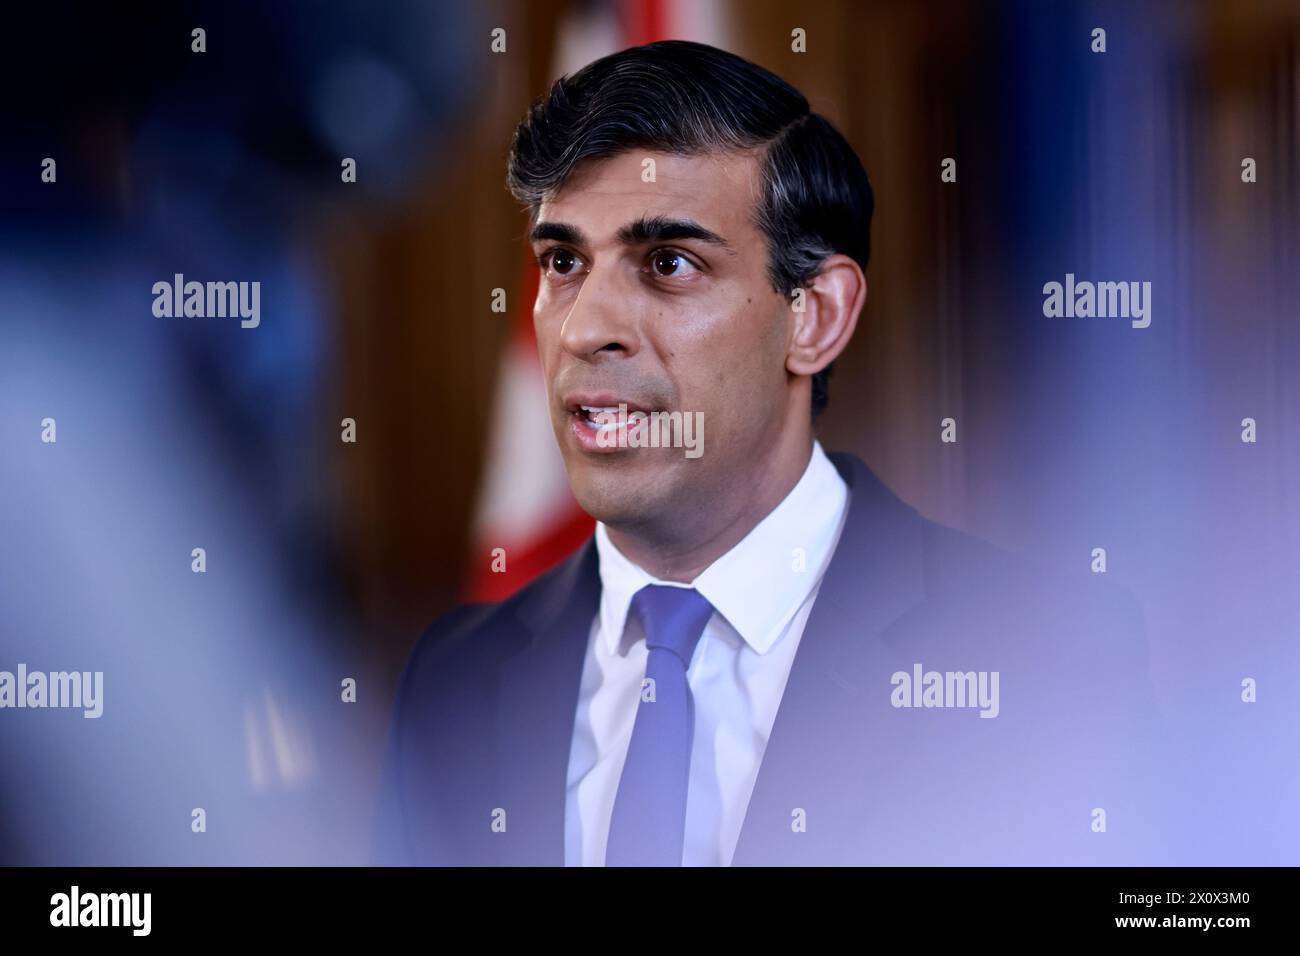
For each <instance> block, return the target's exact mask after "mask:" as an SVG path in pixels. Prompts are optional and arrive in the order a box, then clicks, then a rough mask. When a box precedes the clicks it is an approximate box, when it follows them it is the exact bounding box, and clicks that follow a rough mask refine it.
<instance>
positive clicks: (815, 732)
mask: <svg viewBox="0 0 1300 956" xmlns="http://www.w3.org/2000/svg"><path fill="white" fill-rule="evenodd" d="M509 185H510V188H511V190H512V192H513V193H514V195H515V196H516V197H517V198H518V199H520V200H521V201H522V202H524V203H526V204H527V206H528V208H529V211H530V214H531V232H530V236H529V239H530V241H531V243H532V248H533V252H534V254H535V255H536V257H537V261H538V266H539V269H540V270H541V273H542V276H541V283H540V289H539V292H538V296H537V300H536V305H535V308H534V322H535V326H536V332H537V343H538V349H539V352H540V357H541V361H542V365H543V369H544V372H545V377H546V382H547V389H548V400H549V403H550V412H551V418H552V422H553V424H554V429H555V434H556V439H557V441H558V442H559V445H560V449H561V451H562V452H563V456H564V461H565V466H566V469H567V472H568V477H569V481H570V484H571V486H572V489H573V493H574V495H575V496H576V498H577V500H578V502H579V503H580V504H581V505H582V507H583V508H584V509H585V510H586V511H588V512H589V513H590V514H592V515H593V516H594V517H595V518H596V519H597V522H598V524H597V529H596V532H595V534H594V535H593V537H592V539H591V540H589V541H588V542H587V543H586V545H585V546H584V547H582V548H581V549H580V550H579V551H578V552H577V553H576V554H575V555H573V556H572V557H571V558H570V559H568V560H567V561H565V562H564V563H562V564H561V565H560V566H558V567H557V568H555V569H554V570H552V571H551V572H550V573H548V574H546V575H545V576H543V577H542V578H540V579H539V580H537V581H535V582H533V583H532V584H530V585H529V586H527V587H525V588H523V589H521V590H520V591H519V592H518V593H516V594H515V595H514V596H512V597H511V598H509V599H508V600H506V601H504V602H502V603H500V604H496V605H490V606H473V607H463V608H460V609H458V610H456V611H454V612H452V613H451V614H448V615H446V616H445V617H443V618H441V619H440V620H438V621H436V622H435V623H434V624H433V626H432V627H431V628H430V629H429V631H428V632H427V633H426V634H425V635H424V637H423V638H422V640H421V641H420V642H419V644H418V646H417V647H416V648H415V650H414V652H413V654H412V656H411V659H410V661H409V663H408V665H407V668H406V671H405V673H404V675H403V678H402V681H401V686H400V689H399V694H398V700H397V703H396V707H395V712H394V721H393V727H392V732H391V735H390V740H389V749H388V753H387V756H386V761H385V774H384V785H383V790H382V800H381V803H380V834H379V857H378V858H379V859H380V860H381V861H383V862H399V863H417V864H423V863H430V864H471V865H483V864H506V865H509V864H538V865H561V864H568V865H600V864H610V865H728V864H852V863H886V862H887V863H998V862H1008V863H1029V862H1041V863H1063V862H1094V861H1096V862H1120V861H1125V860H1132V859H1135V858H1138V857H1139V856H1140V855H1141V853H1142V852H1143V851H1144V850H1145V848H1146V847H1147V846H1148V841H1146V839H1145V837H1146V834H1147V822H1146V821H1145V820H1144V819H1143V817H1142V813H1143V811H1142V806H1143V803H1142V800H1141V799H1140V797H1141V796H1142V787H1141V786H1140V783H1141V781H1140V779H1137V778H1135V777H1134V776H1133V774H1132V772H1131V770H1132V768H1131V767H1130V766H1129V765H1130V764H1131V763H1132V761H1131V760H1130V759H1129V758H1130V756H1131V753H1132V751H1133V746H1134V744H1133V740H1134V738H1135V736H1139V735H1140V734H1141V733H1142V732H1143V730H1144V724H1143V720H1144V715H1143V712H1142V705H1143V702H1144V700H1145V680H1146V678H1145V666H1144V653H1145V652H1144V649H1143V644H1142V639H1141V632H1140V626H1139V624H1138V619H1137V615H1136V614H1135V612H1134V611H1133V610H1132V608H1131V606H1130V605H1129V604H1128V603H1127V602H1126V601H1125V600H1124V599H1122V598H1121V597H1118V596H1116V595H1112V594H1109V593H1101V592H1097V593H1087V592H1086V591H1084V592H1082V593H1081V592H1080V588H1078V587H1060V586H1057V585H1055V584H1053V583H1052V582H1050V581H1048V580H1046V579H1045V578H1043V577H1042V576H1040V575H1034V574H1031V573H1030V572H1029V571H1028V570H1027V569H1025V568H1023V567H1022V566H1020V565H1019V564H1018V563H1017V562H1016V561H1015V560H1014V559H1012V558H1011V557H1010V556H1009V555H1006V554H1003V553H1001V552H999V551H997V550H996V549H994V548H993V547H992V546H989V545H986V544H983V543H981V542H978V541H975V540H974V539H971V538H969V537H967V536H965V535H962V534H960V533H958V532H956V531H953V530H950V529H946V528H942V527H940V526H938V525H935V524H933V523H931V522H929V521H927V520H925V519H924V518H922V517H921V516H920V515H918V514H917V513H916V512H915V511H914V510H912V509H911V508H909V507H908V506H907V505H905V504H904V503H903V502H901V501H900V500H899V499H898V498H897V497H895V496H894V495H893V494H892V493H891V492H890V491H889V490H888V489H887V488H885V487H884V485H882V484H881V483H880V482H879V481H878V480H877V479H876V478H875V477H874V476H873V475H872V473H871V472H870V471H869V470H868V469H867V467H866V466H865V465H864V464H863V463H862V462H861V461H859V460H858V459H856V458H854V457H852V456H849V455H835V456H827V455H826V453H825V452H824V451H823V449H822V448H821V446H820V444H819V443H818V442H817V441H816V439H815V436H814V431H813V422H814V419H815V417H816V416H817V414H818V413H819V412H820V411H821V409H822V407H823V406H824V405H825V404H826V401H827V378H828V375H829V372H830V369H831V365H832V363H833V362H834V360H835V359H836V357H837V356H838V355H839V354H840V353H841V352H842V351H843V350H844V348H845V346H846V345H847V344H848V342H849V340H850V338H851V336H852V334H853V331H854V328H855V326H856V324H857V321H858V318H859V315H860V313H861V311H862V307H863V303H864V301H865V298H866V292H867V283H866V278H865V270H866V267H867V261H868V256H869V251H870V243H869V231H870V219H871V214H872V209H873V196H872V190H871V186H870V184H869V182H868V179H867V175H866V173H865V172H864V170H863V168H862V165H861V163H860V162H859V160H858V159H857V157H856V156H855V155H854V153H853V150H852V149H851V148H850V147H849V145H848V144H847V142H846V141H845V140H844V139H843V137H842V136H841V135H840V134H839V133H838V132H837V131H836V130H835V129H834V128H833V127H832V125H831V124H830V123H829V122H827V121H826V120H825V119H823V118H822V117H820V116H818V115H817V114H815V113H813V112H811V111H810V109H809V106H808V103H807V101H806V100H805V99H804V97H803V96H802V95H800V94H799V93H798V92H797V91H796V90H794V89H793V88H792V87H790V86H789V85H788V84H786V83H785V82H784V81H782V80H780V79H779V78H777V77H776V76H773V75H772V74H771V73H768V72H767V71H765V70H762V69H761V68H759V67H757V66H755V65H754V64H752V63H749V62H747V61H745V60H742V59H740V58H738V57H735V56H733V55H731V54H728V53H725V52H722V51H720V50H717V49H713V48H711V47H707V46H703V45H700V44H695V43H687V42H679V41H673V42H664V43H655V44H650V45H647V46H642V47H636V48H632V49H629V50H624V51H623V52H621V53H617V54H614V55H612V56H608V57H605V58H603V59H601V60H599V61H597V62H595V63H593V64H591V65H589V66H588V67H586V68H585V69H583V70H581V71H579V72H578V73H576V74H574V75H572V76H570V77H567V78H564V79H561V80H560V81H558V82H557V83H555V85H554V86H553V87H552V89H551V91H550V93H549V95H547V96H545V97H543V98H542V99H540V100H539V101H538V102H537V103H536V104H534V105H533V106H532V108H531V109H530V110H529V112H528V114H527V115H526V117H525V118H524V120H523V121H522V123H521V124H520V126H519V128H518V130H517V131H516V134H515V138H514V143H513V146H512V149H511V153H510V160H509ZM635 413H641V415H645V416H650V415H654V416H656V418H658V416H660V415H666V414H672V413H679V417H680V419H681V420H682V421H683V422H691V421H698V422H702V423H703V427H704V437H705V441H704V443H703V445H702V450H701V451H700V452H699V453H697V454H688V453H687V452H688V451H689V449H685V448H684V447H682V444H681V443H677V444H676V445H674V442H673V441H671V440H670V441H666V442H662V443H655V444H657V445H658V447H653V446H652V445H651V444H650V443H648V442H647V440H646V439H647V437H648V429H649V427H650V424H649V420H648V419H647V420H641V421H637V422H635V423H628V422H627V418H628V417H629V416H632V417H636V414H635ZM681 434H682V432H681V431H679V430H677V429H670V430H669V431H668V432H667V436H668V438H669V439H672V438H673V437H674V436H678V437H681ZM519 477H520V480H521V481H526V480H527V476H524V475H521V476H519ZM1084 583H1085V585H1086V587H1087V588H1088V589H1092V588H1095V587H1096V585H1094V584H1091V583H1088V582H1084Z"/></svg>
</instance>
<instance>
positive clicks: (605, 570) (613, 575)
mask: <svg viewBox="0 0 1300 956" xmlns="http://www.w3.org/2000/svg"><path fill="white" fill-rule="evenodd" d="M847 501H848V487H847V486H846V485H845V484H844V479H842V478H841V477H840V475H839V472H838V471H836V470H835V466H834V465H833V464H832V463H831V461H830V459H829V458H827V457H826V453H825V452H824V451H823V450H822V447H821V443H820V442H817V441H814V442H813V450H812V455H811V456H810V457H809V459H808V466H807V467H806V468H805V469H804V473H803V476H802V477H801V478H800V479H799V481H798V482H797V483H796V484H795V486H794V487H793V488H792V489H790V492H789V494H787V495H786V496H785V498H783V499H782V500H781V503H780V504H778V505H777V506H776V507H775V508H773V509H772V510H771V511H770V512H769V513H768V514H767V516H766V517H765V518H763V520H762V521H760V522H759V523H758V524H756V525H755V526H754V527H753V528H752V529H751V530H750V532H749V534H747V535H746V536H745V537H744V538H742V539H741V540H740V541H739V542H738V543H737V544H736V545H735V546H734V547H733V548H732V549H731V550H730V551H728V552H727V553H726V554H724V555H722V556H721V557H720V558H718V559H717V560H716V561H714V562H713V563H712V564H710V565H709V566H708V567H707V568H705V569H704V571H702V572H701V573H700V575H699V576H698V577H696V578H695V580H694V581H692V582H690V583H689V584H682V583H681V582H677V581H662V580H660V579H658V578H656V577H655V576H654V575H652V574H650V573H648V572H647V571H646V570H645V569H644V568H642V567H640V566H639V565H637V564H634V563H633V562H632V561H631V560H630V559H629V558H628V557H627V556H626V555H624V554H623V553H622V552H621V551H619V549H618V548H617V547H616V546H615V544H614V542H613V541H611V540H610V538H609V532H608V531H607V529H606V528H605V524H604V522H597V523H596V550H597V552H598V553H599V555H600V584H601V597H600V629H601V635H602V638H603V640H604V642H605V648H606V650H607V651H608V652H609V653H610V654H618V653H619V651H620V648H621V646H622V641H623V630H624V628H625V626H626V624H627V613H628V608H629V606H630V605H631V603H632V596H633V595H634V594H636V592H637V591H639V590H641V588H643V587H645V586H646V585H647V584H662V585H666V586H669V587H685V588H695V590H697V591H699V592H700V594H702V595H703V596H704V597H705V598H706V599H707V600H708V602H709V603H710V604H712V605H713V609H714V610H715V611H716V612H717V613H718V614H721V615H722V616H723V617H724V618H725V619H726V620H727V622H728V623H729V624H730V625H731V626H732V627H733V628H734V629H735V630H736V632H737V633H738V634H739V635H740V637H741V638H742V639H743V640H744V641H745V643H746V644H748V645H749V646H750V647H751V648H752V649H753V650H755V651H757V652H758V653H759V654H766V653H767V652H768V651H769V650H770V649H771V648H772V645H773V644H775V643H776V640H777V638H778V637H780V636H781V633H782V632H783V630H784V629H785V626H786V625H787V624H788V623H789V622H790V618H792V617H793V616H794V614H795V612H796V611H798V610H799V607H800V606H801V605H802V604H803V602H804V601H805V600H806V599H807V597H808V595H809V594H811V593H812V590H813V588H814V587H816V585H817V583H818V582H819V581H820V580H821V577H822V574H823V573H824V572H825V570H826V566H827V564H829V562H830V557H831V554H832V553H833V552H834V550H835V544H836V541H837V540H838V538H839V534H840V530H841V527H842V525H843V518H844V513H845V510H846V509H845V504H846V503H847Z"/></svg>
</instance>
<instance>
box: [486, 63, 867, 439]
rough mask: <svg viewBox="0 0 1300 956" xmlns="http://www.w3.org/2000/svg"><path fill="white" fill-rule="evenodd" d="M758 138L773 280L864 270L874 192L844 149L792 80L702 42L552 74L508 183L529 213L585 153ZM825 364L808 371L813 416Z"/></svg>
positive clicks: (747, 145)
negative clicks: (839, 263) (830, 260)
mask: <svg viewBox="0 0 1300 956" xmlns="http://www.w3.org/2000/svg"><path fill="white" fill-rule="evenodd" d="M756 147H759V148H761V149H762V153H761V155H760V160H759V163H760V168H761V173H762V177H763V196H762V198H761V199H760V200H759V203H758V208H757V209H756V210H755V221H756V223H757V225H758V227H759V228H760V229H761V230H762V231H763V233H764V234H765V235H766V236H767V239H768V245H769V256H770V259H769V262H768V275H769V277H770V279H771V281H772V286H773V288H775V289H776V290H777V291H778V292H780V293H782V294H784V295H786V296H788V297H791V298H793V296H794V294H795V290H796V289H798V288H800V287H802V286H806V285H807V284H808V282H809V281H810V280H811V279H812V278H813V277H814V276H815V275H816V274H817V270H818V269H819V268H820V267H821V263H822V262H823V260H825V259H826V258H827V257H828V256H830V255H833V254H835V253H844V254H845V255H847V256H849V257H850V258H852V259H853V260H854V261H855V262H857V264H858V265H859V266H861V267H862V269H863V270H864V271H865V270H866V268H867V259H868V257H869V256H870V253H871V213H872V210H873V208H874V205H875V201H874V198H873V196H872V191H871V182H870V181H869V180H868V179H867V173H866V170H864V169H863V168H862V163H861V161H859V159H858V157H857V155H856V154H855V153H854V152H853V148H852V147H851V146H849V144H848V142H846V141H845V139H844V137H843V136H842V135H841V134H840V132H839V131H838V130H837V129H835V127H834V126H832V125H831V123H830V122H829V121H828V120H826V119H825V118H824V117H822V116H819V115H818V114H816V113H814V112H812V110H811V109H810V108H809V106H808V101H807V100H806V99H804V97H803V94H801V93H800V92H799V91H798V90H796V89H795V88H794V87H792V86H791V85H790V84H789V83H786V82H785V81H784V80H782V79H781V78H780V77H778V76H776V75H775V74H772V73H769V72H768V71H767V70H765V69H763V68H762V67H760V66H758V65H756V64H754V63H751V62H749V61H748V60H745V59H742V58H741V57H738V56H736V55H735V54H732V53H727V52H726V51H724V50H719V49H717V48H716V47H711V46H707V45H705V44H703V43H692V42H689V41H686V40H664V41H661V42H659V43H648V44H646V45H644V46H637V47H631V48H629V49H626V50H623V51H621V52H619V53H614V54H611V55H609V56H606V57H602V58H601V59H599V60H596V61H595V62H593V63H590V64H588V65H587V66H585V67H583V68H582V69H581V70H579V71H578V72H576V73H573V74H571V75H569V76H566V77H562V78H561V79H559V80H557V81H556V82H555V84H554V85H553V86H552V87H551V89H550V92H548V93H547V94H546V95H544V96H542V97H540V98H539V99H538V100H536V101H535V102H534V103H533V104H532V105H531V106H530V107H529V109H528V113H527V114H526V115H525V116H524V119H523V120H522V121H521V122H520V124H519V127H518V128H517V129H516V130H515V135H514V140H513V142H512V143H511V146H510V158H509V163H508V167H507V175H506V182H507V184H508V185H509V187H510V192H511V193H512V194H513V195H514V197H515V198H516V199H518V200H519V201H520V202H523V203H526V204H527V205H528V207H529V210H530V213H531V214H532V215H533V216H534V217H535V216H536V214H537V210H538V207H539V206H540V205H541V203H542V201H543V200H544V199H545V198H546V197H547V196H548V195H550V194H551V193H552V192H553V191H555V190H558V189H559V188H560V186H562V185H563V183H564V181H565V180H566V179H567V178H568V176H569V174H570V173H571V172H572V171H573V168H574V167H575V166H576V165H577V164H578V163H579V162H581V161H583V160H586V159H596V158H605V157H609V156H613V155H615V154H617V153H622V152H624V151H626V150H628V149H653V150H657V151H660V152H671V153H679V154H686V155H696V154H699V153H704V152H709V151H713V150H727V149H734V150H743V149H753V148H756ZM830 373H831V367H830V366H827V367H826V368H825V369H823V370H822V371H821V372H819V373H817V374H816V375H814V376H813V380H812V415H813V417H814V418H816V417H817V415H818V414H819V413H820V412H821V410H822V409H823V408H824V407H825V405H826V398H827V380H828V379H829V378H830Z"/></svg>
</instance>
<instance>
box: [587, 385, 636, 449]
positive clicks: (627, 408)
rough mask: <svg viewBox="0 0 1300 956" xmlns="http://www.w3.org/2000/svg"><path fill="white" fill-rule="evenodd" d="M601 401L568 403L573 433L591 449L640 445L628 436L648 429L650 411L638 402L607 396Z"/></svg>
mask: <svg viewBox="0 0 1300 956" xmlns="http://www.w3.org/2000/svg"><path fill="white" fill-rule="evenodd" d="M601 398H602V399H604V400H603V401H600V404H596V403H595V402H590V400H589V401H588V402H578V401H575V402H573V403H572V404H570V405H569V414H570V416H571V417H572V419H573V432H574V435H575V437H576V438H577V439H578V442H579V444H580V445H581V446H582V447H583V448H585V449H586V450H588V451H613V450H616V449H621V448H628V447H637V446H636V443H635V442H631V441H629V436H633V435H636V434H638V433H639V432H640V431H641V430H642V429H645V428H647V427H648V426H647V420H648V418H649V416H650V414H651V413H650V412H649V411H648V410H647V409H644V408H642V407H641V406H639V405H633V404H630V403H628V402H619V401H617V400H615V399H612V398H604V396H602V397H601Z"/></svg>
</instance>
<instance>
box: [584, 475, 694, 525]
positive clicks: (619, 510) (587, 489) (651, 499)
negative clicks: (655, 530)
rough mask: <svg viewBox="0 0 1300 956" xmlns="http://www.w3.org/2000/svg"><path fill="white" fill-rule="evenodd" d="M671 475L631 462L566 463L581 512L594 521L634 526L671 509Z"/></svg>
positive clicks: (673, 486) (673, 487)
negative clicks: (666, 509)
mask: <svg viewBox="0 0 1300 956" xmlns="http://www.w3.org/2000/svg"><path fill="white" fill-rule="evenodd" d="M647 464H648V463H647ZM629 465H631V466H632V467H627V466H629ZM671 471H672V469H666V468H653V467H642V466H641V463H639V462H637V463H633V462H630V461H628V462H617V463H616V462H613V461H596V462H592V461H585V460H584V461H577V462H571V463H568V472H569V488H570V489H571V490H572V491H573V497H574V498H575V499H577V502H578V504H579V506H580V507H581V508H582V510H583V511H585V512H587V514H589V515H591V516H592V517H593V518H595V519H596V520H597V521H603V522H604V523H605V524H607V525H612V526H620V525H637V524H643V523H645V522H647V521H653V520H655V518H656V517H657V516H658V515H660V514H662V513H663V511H664V510H665V508H669V507H671V506H672V502H673V501H674V499H675V498H676V491H675V484H676V483H675V482H674V481H672V480H671V479H672V477H673V476H672V474H671Z"/></svg>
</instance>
